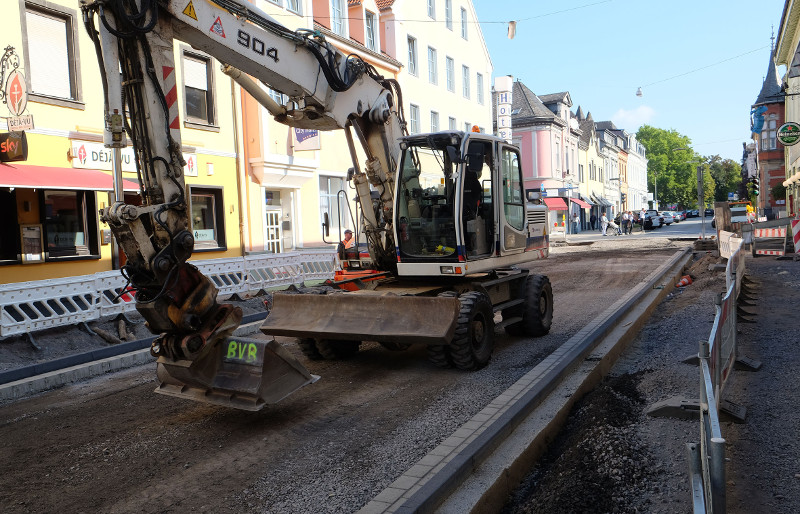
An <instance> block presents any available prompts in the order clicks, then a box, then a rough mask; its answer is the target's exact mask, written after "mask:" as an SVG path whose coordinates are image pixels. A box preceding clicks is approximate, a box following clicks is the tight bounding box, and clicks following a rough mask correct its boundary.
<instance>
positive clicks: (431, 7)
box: [428, 0, 436, 20]
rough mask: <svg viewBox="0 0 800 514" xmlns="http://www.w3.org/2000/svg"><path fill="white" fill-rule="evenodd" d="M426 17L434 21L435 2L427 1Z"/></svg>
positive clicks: (433, 0) (432, 0) (434, 0)
mask: <svg viewBox="0 0 800 514" xmlns="http://www.w3.org/2000/svg"><path fill="white" fill-rule="evenodd" d="M428 17H430V18H433V19H434V20H435V19H436V0H428Z"/></svg>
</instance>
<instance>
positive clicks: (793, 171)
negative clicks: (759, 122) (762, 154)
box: [775, 0, 800, 216]
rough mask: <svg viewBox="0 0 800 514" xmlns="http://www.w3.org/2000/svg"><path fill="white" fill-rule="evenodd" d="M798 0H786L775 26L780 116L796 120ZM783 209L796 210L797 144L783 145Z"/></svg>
mask: <svg viewBox="0 0 800 514" xmlns="http://www.w3.org/2000/svg"><path fill="white" fill-rule="evenodd" d="M798 22H800V1H797V0H786V4H785V5H784V7H783V14H782V16H781V23H780V27H779V29H778V39H777V45H776V47H775V64H776V65H778V66H781V65H783V66H786V75H784V77H783V80H782V83H783V85H784V90H785V92H786V93H787V98H786V102H785V104H784V107H785V108H784V120H785V121H786V122H800V24H799V23H798ZM783 156H784V176H785V179H784V181H783V182H782V184H783V185H784V186H785V187H786V210H787V214H788V215H789V216H795V215H796V214H797V213H798V212H800V145H793V146H788V147H785V148H784V153H783Z"/></svg>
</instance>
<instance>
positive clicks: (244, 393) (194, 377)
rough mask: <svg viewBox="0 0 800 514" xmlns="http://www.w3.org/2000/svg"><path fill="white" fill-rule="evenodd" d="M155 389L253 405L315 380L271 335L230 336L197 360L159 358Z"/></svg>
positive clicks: (246, 407)
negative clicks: (269, 337) (249, 337)
mask: <svg viewBox="0 0 800 514" xmlns="http://www.w3.org/2000/svg"><path fill="white" fill-rule="evenodd" d="M157 376H158V380H159V382H160V384H159V386H158V387H157V388H156V391H155V392H157V393H159V394H166V395H169V396H177V397H180V398H186V399H189V400H195V401H199V402H205V403H213V404H216V405H223V406H225V407H232V408H235V409H243V410H250V411H257V410H261V409H262V408H263V407H264V406H265V405H268V404H272V403H277V402H279V401H280V400H282V399H283V398H285V397H286V396H288V395H290V394H291V393H293V392H294V391H296V390H297V389H300V388H301V387H303V386H305V385H307V384H311V383H313V382H316V381H317V380H318V379H319V377H318V376H317V375H312V374H311V373H309V372H308V370H307V369H306V368H305V367H304V366H303V365H302V364H300V363H299V362H298V361H297V360H296V359H295V358H294V357H293V356H292V355H291V354H290V353H289V352H288V351H286V350H285V349H284V348H283V347H282V346H281V345H280V344H278V343H277V342H276V341H275V340H274V339H273V340H268V341H267V340H259V339H248V338H240V337H239V338H237V337H228V338H225V339H223V340H222V341H221V342H220V343H219V344H216V345H214V348H212V349H210V351H208V352H207V353H206V354H204V355H202V356H201V357H199V358H198V359H195V360H191V361H190V360H177V361H174V360H171V359H169V358H166V357H159V358H158V370H157Z"/></svg>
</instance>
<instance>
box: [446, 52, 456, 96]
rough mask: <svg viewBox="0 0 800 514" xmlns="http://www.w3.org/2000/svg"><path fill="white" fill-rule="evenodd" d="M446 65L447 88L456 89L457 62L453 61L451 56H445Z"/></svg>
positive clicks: (449, 89)
mask: <svg viewBox="0 0 800 514" xmlns="http://www.w3.org/2000/svg"><path fill="white" fill-rule="evenodd" d="M444 67H445V73H446V74H447V90H448V91H453V92H455V91H456V77H455V74H456V71H455V68H456V63H455V61H453V59H452V58H451V57H445V59H444Z"/></svg>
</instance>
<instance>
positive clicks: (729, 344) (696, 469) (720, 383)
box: [687, 232, 745, 514]
mask: <svg viewBox="0 0 800 514" xmlns="http://www.w3.org/2000/svg"><path fill="white" fill-rule="evenodd" d="M723 240H724V241H726V244H727V245H729V246H728V248H727V250H729V251H731V252H732V253H731V255H730V257H729V258H728V264H727V266H726V268H725V283H726V292H725V295H724V296H722V297H721V298H719V299H718V302H717V309H716V310H717V312H716V316H715V317H714V324H713V326H712V328H711V334H710V335H709V337H708V340H706V341H703V342H701V344H700V352H699V354H698V357H699V360H700V384H701V385H700V443H699V445H698V444H697V443H689V444H687V449H688V453H689V462H690V471H691V482H692V495H693V499H694V512H696V513H697V512H708V513H714V514H720V513H724V512H725V480H726V479H725V438H724V437H722V431H721V429H720V423H719V413H720V403H721V401H722V392H723V390H724V387H725V384H726V382H727V381H728V379H729V378H730V376H731V371H732V370H733V367H734V364H735V362H736V354H737V350H736V301H737V298H738V295H739V293H740V291H741V283H742V282H741V281H742V277H743V276H744V273H745V262H744V256H745V252H744V250H743V248H744V245H743V240H742V239H739V238H736V237H732V234H731V233H729V232H721V233H720V242H721V243H722V241H723ZM722 251H723V250H722V247H720V252H721V253H722Z"/></svg>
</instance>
